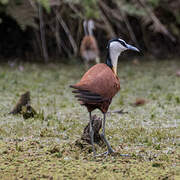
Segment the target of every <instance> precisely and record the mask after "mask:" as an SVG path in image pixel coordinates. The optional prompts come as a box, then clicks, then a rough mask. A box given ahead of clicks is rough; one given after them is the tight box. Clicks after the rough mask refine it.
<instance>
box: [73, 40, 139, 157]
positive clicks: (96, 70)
mask: <svg viewBox="0 0 180 180" xmlns="http://www.w3.org/2000/svg"><path fill="white" fill-rule="evenodd" d="M107 49H108V55H107V60H106V64H104V63H100V64H96V65H94V66H93V67H91V68H90V69H89V70H88V71H87V72H86V73H85V74H84V76H83V77H82V79H81V80H80V82H79V83H77V84H75V85H71V86H70V87H72V88H74V89H75V90H74V91H73V93H75V94H76V95H75V97H76V98H78V100H79V101H80V104H81V105H84V106H86V107H87V110H88V112H89V118H90V137H91V144H92V148H93V154H94V156H96V151H95V148H94V131H93V128H92V117H91V112H92V111H93V110H95V109H99V110H100V111H101V112H102V113H103V115H104V118H103V121H102V134H101V138H102V139H103V141H104V142H105V144H106V145H107V148H108V151H107V152H105V153H103V154H106V155H107V154H109V153H113V152H114V150H113V149H112V147H111V146H110V144H109V143H108V141H107V139H106V137H105V122H106V113H107V111H108V108H109V105H110V104H111V101H112V98H113V97H114V96H115V94H116V93H117V92H118V91H119V89H120V81H119V78H118V76H117V62H118V57H119V55H120V54H121V52H123V51H125V50H133V51H137V52H139V50H138V49H137V48H136V47H134V46H131V45H129V44H127V43H126V42H125V41H124V40H122V39H119V38H115V39H112V40H110V41H109V42H108V46H107Z"/></svg>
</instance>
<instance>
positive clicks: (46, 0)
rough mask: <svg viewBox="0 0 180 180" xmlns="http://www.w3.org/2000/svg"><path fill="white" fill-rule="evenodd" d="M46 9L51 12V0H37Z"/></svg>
mask: <svg viewBox="0 0 180 180" xmlns="http://www.w3.org/2000/svg"><path fill="white" fill-rule="evenodd" d="M37 1H38V2H39V3H40V4H41V5H42V6H43V7H44V8H45V9H46V11H47V12H48V13H50V10H51V9H50V3H49V0H37Z"/></svg>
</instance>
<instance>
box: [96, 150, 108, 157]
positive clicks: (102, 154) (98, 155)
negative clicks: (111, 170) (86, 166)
mask: <svg viewBox="0 0 180 180" xmlns="http://www.w3.org/2000/svg"><path fill="white" fill-rule="evenodd" d="M108 154H109V153H108V151H106V152H103V153H101V154H96V156H95V157H101V156H107V155H108Z"/></svg>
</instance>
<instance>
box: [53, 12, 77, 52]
mask: <svg viewBox="0 0 180 180" xmlns="http://www.w3.org/2000/svg"><path fill="white" fill-rule="evenodd" d="M56 18H57V20H58V21H59V23H60V24H61V26H62V27H63V29H64V31H65V33H66V34H67V36H68V38H69V41H70V43H71V46H72V48H73V51H74V55H77V53H78V48H77V45H76V42H75V41H74V39H73V37H72V35H71V33H70V31H69V29H68V27H67V25H66V23H65V22H64V20H63V19H62V17H61V16H60V14H56Z"/></svg>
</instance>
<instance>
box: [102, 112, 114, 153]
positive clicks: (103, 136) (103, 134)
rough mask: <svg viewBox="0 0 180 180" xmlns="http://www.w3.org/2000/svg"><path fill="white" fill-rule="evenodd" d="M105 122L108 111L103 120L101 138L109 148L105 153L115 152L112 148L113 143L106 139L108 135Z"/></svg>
mask: <svg viewBox="0 0 180 180" xmlns="http://www.w3.org/2000/svg"><path fill="white" fill-rule="evenodd" d="M105 123H106V113H104V118H103V122H102V128H103V129H102V134H101V138H102V139H103V141H104V142H105V144H106V146H107V148H108V151H107V152H105V153H104V154H110V153H113V152H114V150H113V149H112V147H111V145H110V144H109V142H108V141H107V139H106V136H105Z"/></svg>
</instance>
